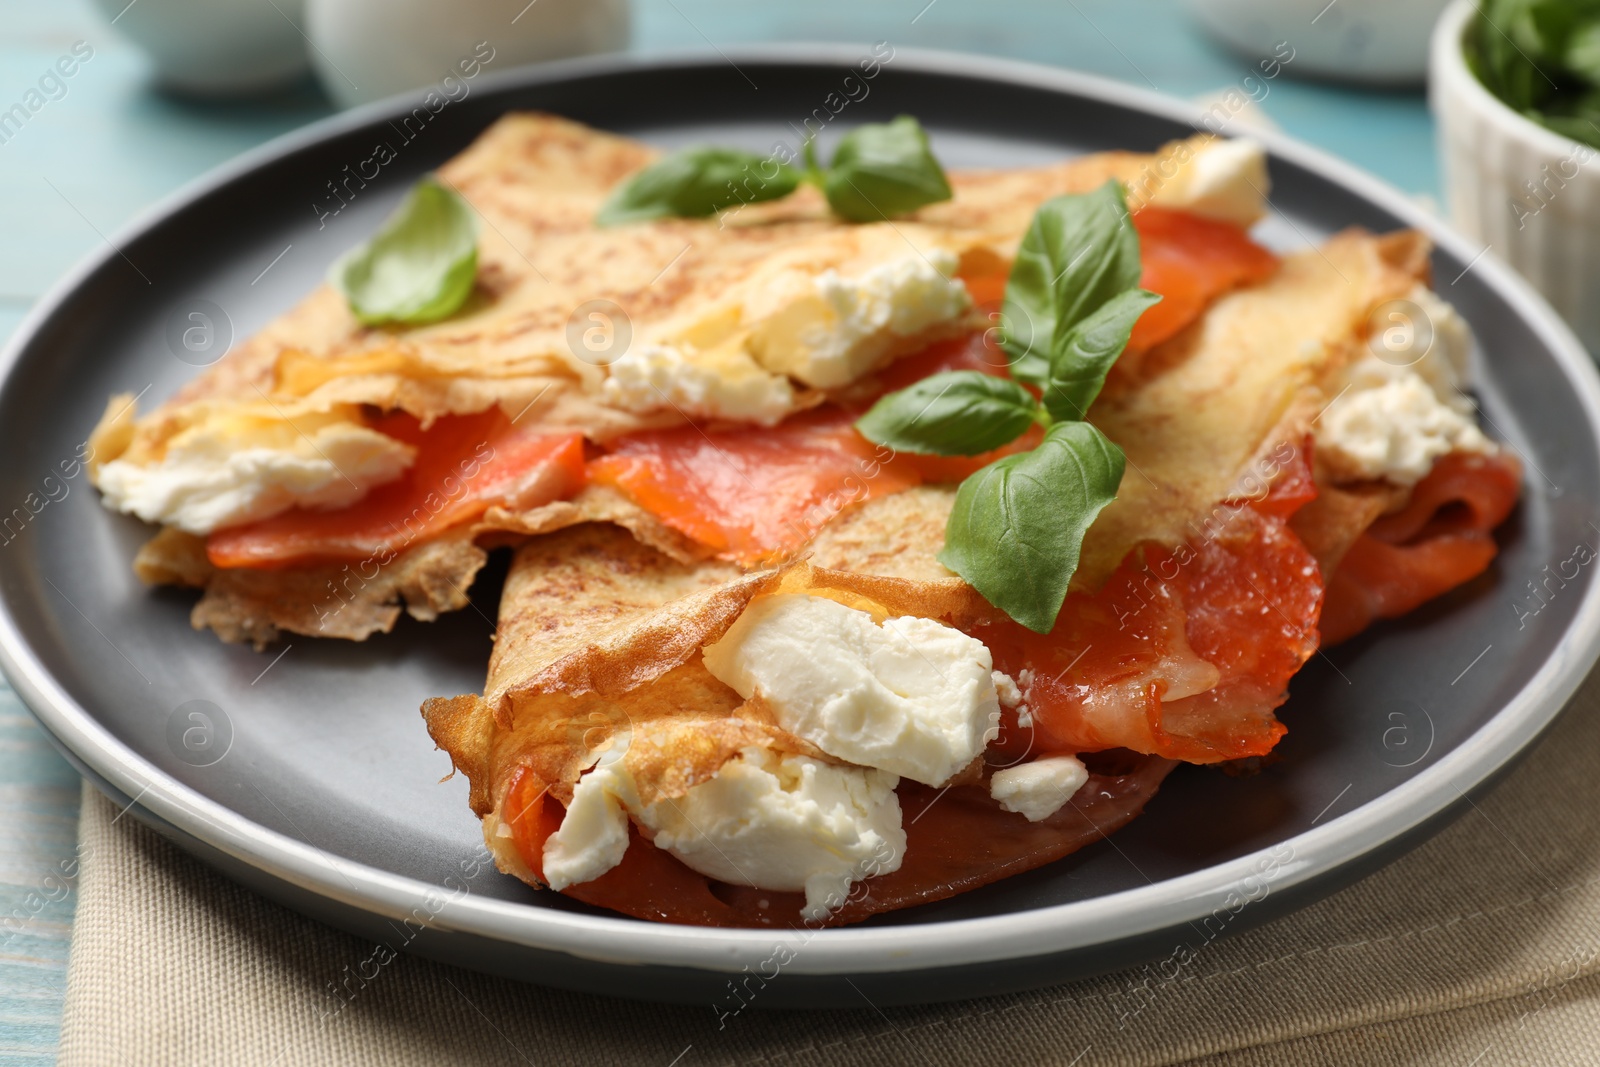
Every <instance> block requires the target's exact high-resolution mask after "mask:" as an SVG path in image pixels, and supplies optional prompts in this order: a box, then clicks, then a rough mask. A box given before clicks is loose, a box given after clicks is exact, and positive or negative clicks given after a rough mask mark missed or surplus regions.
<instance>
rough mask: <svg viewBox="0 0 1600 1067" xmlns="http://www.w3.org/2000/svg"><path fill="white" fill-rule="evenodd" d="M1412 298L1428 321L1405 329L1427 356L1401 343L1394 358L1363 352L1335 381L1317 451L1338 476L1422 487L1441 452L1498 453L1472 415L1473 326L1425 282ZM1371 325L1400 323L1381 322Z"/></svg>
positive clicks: (1317, 431) (1384, 326)
mask: <svg viewBox="0 0 1600 1067" xmlns="http://www.w3.org/2000/svg"><path fill="white" fill-rule="evenodd" d="M1409 299H1410V302H1411V303H1412V304H1413V305H1415V308H1414V310H1412V311H1410V312H1409V314H1410V315H1412V316H1413V317H1419V318H1421V319H1422V320H1424V321H1423V323H1420V324H1419V323H1408V324H1405V326H1404V327H1403V328H1405V329H1409V330H1412V331H1413V334H1412V336H1413V337H1414V338H1416V339H1417V342H1416V343H1421V342H1422V341H1423V340H1425V341H1426V344H1427V348H1426V350H1425V351H1424V352H1423V354H1422V355H1421V356H1420V357H1419V356H1414V355H1412V354H1411V353H1410V352H1409V350H1408V349H1407V348H1406V347H1405V346H1403V345H1396V346H1393V347H1394V348H1395V353H1396V354H1395V355H1394V356H1392V357H1389V358H1379V356H1378V355H1377V354H1373V353H1369V354H1368V355H1366V356H1364V357H1362V358H1361V359H1360V360H1358V361H1357V362H1356V363H1354V364H1352V365H1351V367H1350V368H1349V369H1348V370H1347V371H1346V372H1345V374H1344V376H1343V378H1342V379H1341V380H1340V381H1338V382H1336V383H1334V385H1333V386H1332V387H1331V391H1333V392H1334V393H1335V399H1334V400H1333V401H1332V402H1330V403H1329V405H1328V407H1327V408H1326V409H1325V410H1324V411H1323V412H1322V414H1321V415H1319V416H1318V417H1317V421H1316V423H1315V426H1314V429H1315V434H1316V445H1317V449H1318V451H1319V454H1320V455H1321V456H1323V457H1324V458H1325V459H1326V461H1327V463H1328V465H1329V467H1330V468H1331V469H1332V470H1333V472H1334V474H1335V475H1336V476H1337V477H1339V478H1342V479H1366V478H1381V479H1384V480H1386V481H1390V482H1393V483H1394V484H1396V485H1415V484H1416V483H1417V482H1418V481H1420V480H1421V479H1422V478H1423V477H1425V476H1426V475H1427V473H1428V472H1429V471H1430V470H1432V469H1433V464H1434V461H1435V460H1437V459H1438V458H1439V457H1440V456H1443V455H1446V454H1447V453H1450V452H1457V451H1460V452H1492V451H1494V450H1495V445H1494V443H1493V442H1492V441H1490V440H1489V439H1488V438H1487V437H1485V436H1484V435H1483V433H1482V431H1480V430H1479V429H1478V425H1477V422H1476V421H1475V420H1474V418H1473V414H1474V408H1473V403H1472V398H1471V397H1469V396H1467V395H1466V394H1465V393H1463V392H1462V391H1461V390H1462V386H1463V385H1464V384H1465V383H1466V380H1467V362H1466V361H1467V354H1468V351H1469V349H1470V345H1471V335H1470V333H1469V332H1468V329H1467V326H1466V323H1465V322H1463V321H1462V319H1461V317H1460V316H1459V315H1457V314H1456V312H1455V310H1454V309H1453V308H1451V307H1450V305H1449V304H1447V303H1445V302H1444V301H1443V300H1440V299H1439V298H1438V297H1437V296H1435V295H1434V294H1433V293H1432V292H1430V291H1429V290H1428V289H1426V288H1425V287H1422V286H1418V287H1417V288H1416V289H1415V290H1413V291H1412V293H1411V294H1410V297H1409ZM1372 328H1373V331H1374V332H1375V333H1378V332H1379V331H1383V330H1386V329H1397V328H1401V327H1396V326H1395V325H1394V324H1392V323H1388V322H1381V321H1374V322H1373V324H1372ZM1419 328H1420V329H1425V330H1426V333H1425V334H1423V333H1416V332H1415V331H1417V330H1418V329H1419ZM1377 343H1378V344H1379V345H1380V346H1381V345H1382V343H1383V342H1382V338H1381V335H1380V336H1379V340H1378V342H1377Z"/></svg>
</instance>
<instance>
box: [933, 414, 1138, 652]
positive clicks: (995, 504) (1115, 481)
mask: <svg viewBox="0 0 1600 1067" xmlns="http://www.w3.org/2000/svg"><path fill="white" fill-rule="evenodd" d="M1124 462H1125V460H1124V457H1123V454H1122V449H1120V448H1118V447H1117V446H1116V445H1114V444H1112V443H1111V442H1110V441H1109V440H1107V439H1106V436H1105V435H1104V434H1102V433H1101V432H1100V431H1099V430H1097V429H1095V428H1094V427H1093V426H1092V425H1090V424H1089V423H1087V422H1062V423H1057V424H1056V425H1054V426H1052V427H1050V429H1049V431H1048V432H1047V433H1046V434H1045V435H1044V441H1043V442H1041V443H1040V445H1039V447H1038V448H1035V449H1034V450H1033V451H1032V452H1023V453H1019V454H1017V455H1013V456H1006V457H1005V458H1003V459H998V460H995V461H994V462H993V463H991V464H989V465H988V466H987V467H984V468H983V469H982V470H980V471H978V472H977V473H976V474H974V475H972V476H971V477H970V478H968V479H967V480H966V481H964V482H962V483H961V488H960V489H958V490H957V491H956V501H955V507H954V508H953V509H952V510H951V512H950V521H949V523H948V524H947V525H946V527H945V547H944V550H943V551H941V552H940V553H939V561H940V562H941V563H943V564H944V565H945V566H946V567H949V568H950V569H951V570H953V571H955V572H956V573H957V574H959V575H961V577H962V578H964V579H966V581H967V584H969V585H971V586H972V587H973V588H974V589H976V590H977V591H978V592H979V593H981V594H983V596H984V598H985V599H987V600H988V601H989V603H991V604H993V605H994V606H995V607H997V608H999V609H1000V610H1001V611H1004V612H1005V613H1006V614H1007V615H1009V616H1011V617H1012V618H1013V619H1015V620H1017V622H1019V623H1021V624H1022V625H1023V626H1026V627H1027V628H1028V629H1030V630H1032V631H1034V632H1035V633H1041V634H1044V633H1049V632H1050V630H1051V629H1052V628H1053V627H1054V626H1055V623H1056V616H1057V615H1059V614H1060V613H1061V604H1062V602H1063V601H1064V600H1066V598H1067V587H1068V586H1069V585H1071V583H1072V575H1073V574H1074V573H1075V572H1076V571H1077V569H1078V557H1079V553H1080V552H1081V550H1082V548H1083V537H1084V534H1086V533H1087V532H1088V530H1089V525H1090V524H1091V523H1092V522H1094V519H1095V516H1097V515H1099V514H1100V510H1101V509H1102V508H1104V507H1105V506H1106V505H1107V504H1109V503H1111V501H1112V500H1114V499H1116V495H1117V487H1118V486H1119V485H1121V484H1122V471H1123V466H1124Z"/></svg>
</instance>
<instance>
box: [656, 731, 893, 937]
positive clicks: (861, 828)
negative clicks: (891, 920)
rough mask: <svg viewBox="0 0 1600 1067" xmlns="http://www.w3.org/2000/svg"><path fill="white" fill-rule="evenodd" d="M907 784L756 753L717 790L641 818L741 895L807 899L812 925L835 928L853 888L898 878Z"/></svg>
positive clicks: (665, 803)
mask: <svg viewBox="0 0 1600 1067" xmlns="http://www.w3.org/2000/svg"><path fill="white" fill-rule="evenodd" d="M897 784H899V779H898V778H896V777H895V776H894V775H892V774H886V773H884V772H883V771H876V770H870V769H868V768H864V767H839V766H835V765H833V764H830V763H823V762H821V761H820V760H814V759H811V758H809V757H806V756H792V755H779V754H777V753H775V752H772V751H770V750H768V749H764V748H747V749H745V750H744V752H743V753H742V755H741V758H739V759H735V760H729V761H728V762H727V763H725V764H723V766H722V769H721V770H720V771H718V772H717V774H716V776H715V777H713V778H712V779H711V780H710V781H708V782H702V783H701V784H700V785H697V786H695V787H693V788H692V789H690V790H689V791H688V792H687V793H685V794H684V795H683V796H681V797H679V798H678V799H676V800H659V801H657V802H656V803H654V804H652V805H650V806H649V807H648V808H645V809H644V810H643V811H642V812H640V822H641V823H643V824H644V825H645V826H647V827H649V828H650V830H651V831H652V832H653V833H654V835H655V843H656V845H657V847H659V848H664V849H666V850H667V851H668V852H670V853H672V854H673V855H674V856H677V857H678V858H679V859H680V860H682V861H683V862H684V863H685V864H687V865H688V866H689V867H691V868H693V869H694V870H696V871H699V872H700V873H701V874H704V875H707V876H708V877H711V878H716V879H718V880H720V881H724V882H731V883H733V884H735V885H751V886H756V887H758V888H761V889H775V890H785V891H791V892H798V891H803V892H804V893H805V895H806V906H805V908H804V909H803V910H802V911H801V913H800V915H801V918H803V919H808V920H815V919H822V918H826V917H827V915H828V914H829V913H830V912H832V911H835V910H837V909H838V908H839V907H840V906H841V905H843V904H844V902H845V900H846V898H847V896H848V895H849V891H850V886H851V884H852V883H854V882H858V881H860V880H862V879H864V878H869V877H872V876H873V875H878V874H887V873H889V872H890V871H895V870H899V868H900V862H901V860H902V859H904V857H905V851H906V835H905V830H904V829H902V828H901V825H900V800H899V798H898V797H897V796H895V792H894V787H895V786H896V785H897Z"/></svg>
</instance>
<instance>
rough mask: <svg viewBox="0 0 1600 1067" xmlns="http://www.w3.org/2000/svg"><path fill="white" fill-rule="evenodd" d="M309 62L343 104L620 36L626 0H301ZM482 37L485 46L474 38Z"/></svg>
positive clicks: (618, 43)
mask: <svg viewBox="0 0 1600 1067" xmlns="http://www.w3.org/2000/svg"><path fill="white" fill-rule="evenodd" d="M306 24H307V25H306V29H307V32H308V33H309V34H310V37H311V43H312V55H311V62H312V66H313V67H314V68H315V69H316V72H317V77H318V78H319V79H321V81H322V84H323V87H324V88H325V89H327V91H328V95H330V96H332V97H333V98H334V100H335V101H337V102H338V103H339V105H340V106H342V107H350V106H352V105H355V104H364V103H367V102H368V101H371V100H378V99H382V98H383V97H385V96H391V95H393V94H395V93H399V92H404V91H405V90H407V89H417V88H421V87H422V86H424V85H429V84H432V83H434V82H437V81H439V80H440V79H441V78H443V77H444V76H445V75H446V74H456V73H457V72H458V69H459V67H458V65H459V64H460V63H461V62H462V61H463V60H468V61H471V60H473V59H477V60H478V61H480V62H485V61H484V55H485V54H492V56H493V59H492V60H491V61H486V62H492V64H493V65H492V66H491V67H490V68H489V69H491V70H496V71H498V70H504V69H507V68H510V67H514V66H518V65H519V64H522V63H533V62H537V61H539V60H543V59H559V58H562V57H564V56H579V55H587V54H589V53H591V52H607V51H614V50H616V49H620V48H624V47H626V46H627V43H628V37H629V32H630V29H631V20H630V11H629V7H628V0H534V2H532V3H529V2H528V0H448V2H447V0H307V3H306ZM483 45H487V49H488V51H487V52H486V51H485V50H484V49H483V48H482V47H480V46H483Z"/></svg>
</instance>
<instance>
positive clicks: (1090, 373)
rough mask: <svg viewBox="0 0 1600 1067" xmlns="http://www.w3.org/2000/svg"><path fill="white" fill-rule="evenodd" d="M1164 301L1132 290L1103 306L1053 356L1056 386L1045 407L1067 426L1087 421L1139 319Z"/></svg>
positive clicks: (1047, 390)
mask: <svg viewBox="0 0 1600 1067" xmlns="http://www.w3.org/2000/svg"><path fill="white" fill-rule="evenodd" d="M1160 302H1161V297H1160V296H1159V295H1157V294H1155V293H1152V292H1150V291H1148V290H1145V289H1128V290H1126V291H1124V292H1121V293H1118V294H1117V295H1116V296H1114V297H1112V298H1111V299H1110V300H1107V301H1106V302H1105V303H1104V304H1101V305H1100V306H1099V307H1098V308H1096V309H1095V310H1094V311H1092V312H1090V313H1089V315H1088V317H1087V318H1085V319H1083V320H1082V321H1081V322H1079V323H1078V324H1077V325H1076V326H1074V327H1073V328H1072V331H1071V332H1070V333H1069V334H1067V336H1066V337H1065V338H1064V339H1063V341H1062V344H1061V347H1060V348H1059V349H1057V350H1056V351H1055V352H1053V353H1051V359H1050V381H1049V382H1048V383H1047V384H1046V385H1045V387H1044V406H1045V410H1047V411H1049V412H1050V416H1051V417H1052V418H1054V419H1057V420H1058V421H1061V422H1071V421H1073V420H1075V419H1082V418H1083V416H1084V413H1085V412H1086V411H1088V410H1089V405H1090V404H1092V403H1094V398H1095V397H1097V396H1099V395H1100V388H1101V386H1103V385H1105V382H1106V375H1107V374H1108V373H1110V371H1111V365H1112V364H1113V363H1115V362H1116V361H1117V357H1118V356H1120V355H1122V350H1123V349H1124V348H1127V347H1128V335H1129V334H1131V333H1132V332H1133V324H1134V323H1135V322H1137V321H1138V320H1139V316H1140V315H1143V314H1144V313H1145V310H1146V309H1147V308H1149V307H1151V306H1152V305H1154V304H1158V303H1160Z"/></svg>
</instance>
